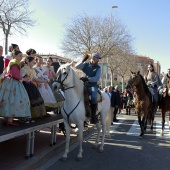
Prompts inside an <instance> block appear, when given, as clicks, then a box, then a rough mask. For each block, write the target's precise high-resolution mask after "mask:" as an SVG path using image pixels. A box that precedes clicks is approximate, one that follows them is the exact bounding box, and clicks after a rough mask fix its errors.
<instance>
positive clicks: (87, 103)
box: [84, 86, 104, 117]
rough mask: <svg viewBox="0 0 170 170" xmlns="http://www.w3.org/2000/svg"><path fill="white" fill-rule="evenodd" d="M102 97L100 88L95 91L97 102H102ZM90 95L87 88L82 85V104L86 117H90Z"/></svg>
mask: <svg viewBox="0 0 170 170" xmlns="http://www.w3.org/2000/svg"><path fill="white" fill-rule="evenodd" d="M103 100H104V97H103V95H102V93H101V91H100V90H98V93H97V102H102V101H103ZM90 101H91V95H89V92H88V89H87V87H86V86H84V105H85V109H86V117H90V114H91V107H90Z"/></svg>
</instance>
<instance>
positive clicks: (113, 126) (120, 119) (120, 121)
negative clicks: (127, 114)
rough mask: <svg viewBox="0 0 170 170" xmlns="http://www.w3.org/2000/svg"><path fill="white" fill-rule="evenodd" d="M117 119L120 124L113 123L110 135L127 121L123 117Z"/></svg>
mask: <svg viewBox="0 0 170 170" xmlns="http://www.w3.org/2000/svg"><path fill="white" fill-rule="evenodd" d="M117 119H118V120H119V122H113V125H111V126H110V133H113V132H114V131H115V130H116V129H117V128H118V127H119V125H120V124H122V123H123V122H124V121H125V120H126V119H125V118H121V117H118V118H117Z"/></svg>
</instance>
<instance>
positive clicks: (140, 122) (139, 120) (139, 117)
mask: <svg viewBox="0 0 170 170" xmlns="http://www.w3.org/2000/svg"><path fill="white" fill-rule="evenodd" d="M136 113H137V115H138V122H139V125H140V129H141V134H142V121H141V115H140V112H139V111H136ZM141 134H140V135H139V137H140V136H141Z"/></svg>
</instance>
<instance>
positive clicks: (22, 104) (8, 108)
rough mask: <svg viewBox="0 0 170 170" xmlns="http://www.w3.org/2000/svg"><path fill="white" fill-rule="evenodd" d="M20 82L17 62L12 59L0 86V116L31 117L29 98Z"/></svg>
mask: <svg viewBox="0 0 170 170" xmlns="http://www.w3.org/2000/svg"><path fill="white" fill-rule="evenodd" d="M21 80H22V77H21V76H20V67H19V62H18V61H17V60H16V59H12V60H11V61H10V62H9V65H8V67H7V74H5V75H4V80H3V82H2V84H1V86H0V116H2V117H11V116H13V117H16V118H24V117H31V112H30V101H29V97H28V95H27V92H26V90H25V88H24V86H23V84H22V82H21Z"/></svg>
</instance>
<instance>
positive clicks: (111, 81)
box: [105, 6, 118, 86]
mask: <svg viewBox="0 0 170 170" xmlns="http://www.w3.org/2000/svg"><path fill="white" fill-rule="evenodd" d="M113 8H118V6H112V8H111V10H110V23H112V9H113ZM108 60H109V59H108V57H107V63H109V61H108ZM112 79H113V77H112V78H111V86H113V84H112V81H113V80H112ZM107 81H108V73H107V74H106V81H105V86H106V85H107Z"/></svg>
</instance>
